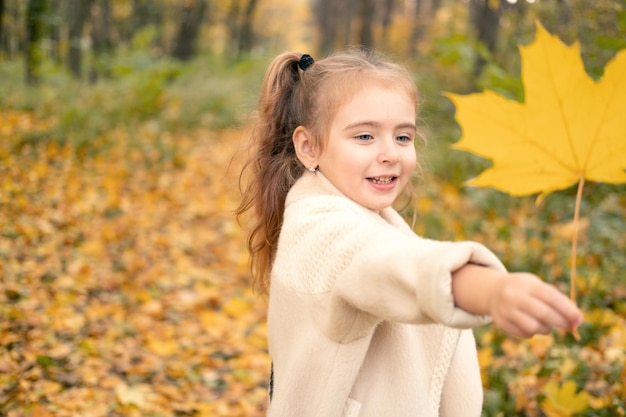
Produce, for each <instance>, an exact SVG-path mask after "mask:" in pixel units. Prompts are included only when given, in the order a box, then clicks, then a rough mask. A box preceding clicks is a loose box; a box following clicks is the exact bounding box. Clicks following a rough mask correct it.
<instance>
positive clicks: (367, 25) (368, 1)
mask: <svg viewBox="0 0 626 417" xmlns="http://www.w3.org/2000/svg"><path fill="white" fill-rule="evenodd" d="M360 3H361V4H360V6H361V7H360V13H359V14H360V21H361V29H360V31H359V44H360V45H361V46H363V47H365V48H368V49H372V48H373V47H374V32H373V28H374V1H373V0H361V2H360Z"/></svg>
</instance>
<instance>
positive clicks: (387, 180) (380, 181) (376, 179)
mask: <svg viewBox="0 0 626 417" xmlns="http://www.w3.org/2000/svg"><path fill="white" fill-rule="evenodd" d="M396 178H398V177H370V178H368V181H371V182H373V183H374V184H391V183H392V182H393V181H394V180H395V179H396Z"/></svg>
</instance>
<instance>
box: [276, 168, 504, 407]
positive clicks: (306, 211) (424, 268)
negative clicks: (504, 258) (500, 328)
mask: <svg viewBox="0 0 626 417" xmlns="http://www.w3.org/2000/svg"><path fill="white" fill-rule="evenodd" d="M468 262H473V263H477V264H482V265H487V266H490V267H493V268H498V269H504V267H503V266H502V264H501V263H500V261H499V260H498V259H497V258H496V256H495V255H494V254H493V253H492V252H490V251H489V250H488V249H486V248H485V247H484V246H482V245H480V244H478V243H475V242H458V243H452V242H439V241H433V240H427V239H423V238H420V237H418V236H417V235H415V233H414V232H413V231H412V230H411V229H410V227H409V226H408V225H407V224H406V222H404V220H403V219H402V218H401V217H400V215H399V214H398V213H397V212H396V211H395V210H393V209H392V208H386V209H384V210H382V211H381V212H380V213H375V212H373V211H371V210H368V209H366V208H364V207H362V206H360V205H358V204H356V203H355V202H353V201H352V200H350V199H348V198H346V197H345V196H343V195H342V194H341V193H340V192H339V191H338V190H337V189H336V188H335V187H334V186H333V185H332V184H331V183H330V182H329V181H328V180H327V179H326V178H325V177H324V176H323V175H322V174H321V173H319V172H317V173H315V174H313V173H310V172H305V174H304V175H303V177H302V178H300V179H299V180H298V181H297V182H296V184H295V185H294V186H293V188H292V189H291V190H290V192H289V195H288V197H287V201H286V208H285V216H284V223H283V228H282V231H281V235H280V239H279V243H278V252H277V255H276V259H275V262H274V265H273V268H272V274H271V284H270V298H269V311H268V339H269V350H270V356H271V358H272V360H273V363H274V391H273V399H272V402H271V404H270V408H269V414H268V416H270V417H308V416H311V417H313V416H315V417H357V416H358V417H386V416H389V417H405V416H406V417H408V416H420V417H421V416H425V417H435V416H438V415H439V416H446V417H465V416H471V417H477V416H479V415H480V412H481V405H482V385H481V380H480V372H479V367H478V361H477V355H476V347H475V341H474V337H473V334H472V332H471V330H467V329H469V328H472V327H476V326H480V325H482V324H485V323H487V322H489V318H488V317H485V316H475V315H472V314H469V313H467V312H465V311H463V310H461V309H459V308H457V307H455V305H454V299H453V297H452V292H451V273H452V272H453V271H455V270H456V269H458V268H459V267H461V266H462V265H464V264H466V263H468ZM459 329H466V330H459Z"/></svg>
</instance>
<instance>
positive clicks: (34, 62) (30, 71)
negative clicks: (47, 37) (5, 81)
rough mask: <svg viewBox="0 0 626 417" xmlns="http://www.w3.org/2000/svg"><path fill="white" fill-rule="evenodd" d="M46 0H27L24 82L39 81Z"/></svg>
mask: <svg viewBox="0 0 626 417" xmlns="http://www.w3.org/2000/svg"><path fill="white" fill-rule="evenodd" d="M45 13H46V0H28V4H27V6H26V54H25V58H26V65H25V67H26V83H27V84H30V85H37V84H39V82H40V81H41V62H42V58H43V56H42V54H43V53H42V50H41V40H42V39H43V33H44V21H45Z"/></svg>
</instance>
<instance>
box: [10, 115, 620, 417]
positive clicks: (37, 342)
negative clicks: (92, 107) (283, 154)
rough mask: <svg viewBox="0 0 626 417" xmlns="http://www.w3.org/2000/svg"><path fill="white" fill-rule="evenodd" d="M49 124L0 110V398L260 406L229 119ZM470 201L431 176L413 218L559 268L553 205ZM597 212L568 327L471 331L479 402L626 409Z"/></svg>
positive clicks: (245, 410) (261, 388) (612, 240)
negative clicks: (540, 218) (569, 331)
mask: <svg viewBox="0 0 626 417" xmlns="http://www.w3.org/2000/svg"><path fill="white" fill-rule="evenodd" d="M53 123H55V121H54V120H49V121H48V120H39V119H37V118H36V117H35V116H34V115H33V114H30V113H25V112H2V113H0V210H1V215H0V276H1V280H0V415H6V416H8V417H18V416H33V417H46V416H60V417H62V416H94V417H96V416H155V417H156V416H224V417H229V416H232V417H236V416H251V417H254V416H262V415H264V412H265V408H266V405H267V381H268V377H269V358H268V356H267V351H266V341H265V308H266V301H265V300H264V299H263V298H259V297H258V296H256V295H254V294H253V293H252V292H251V290H250V285H249V284H250V283H249V279H248V275H247V265H246V264H247V254H246V250H245V242H244V236H243V233H242V231H241V229H240V227H239V226H238V225H237V223H236V221H235V219H234V216H233V214H232V210H233V209H234V208H235V207H236V204H237V200H238V190H237V176H238V171H239V164H240V162H241V161H240V159H241V158H239V157H235V158H234V159H233V155H234V154H236V152H237V151H238V150H240V149H241V148H242V145H244V144H245V138H244V136H245V135H244V133H243V132H242V131H234V130H233V131H221V132H218V133H216V132H209V131H205V130H198V131H194V132H190V133H188V134H187V135H168V134H166V133H163V132H162V131H161V130H160V129H159V128H158V127H155V126H154V125H152V124H150V123H146V124H145V125H143V126H142V127H141V128H138V129H136V130H135V131H133V130H132V129H122V128H120V129H113V130H111V131H109V132H106V137H103V138H102V146H101V149H100V151H99V152H97V153H90V152H91V151H93V149H91V150H89V149H87V150H80V149H78V150H77V149H70V148H69V147H63V146H60V145H57V144H56V143H57V142H55V141H45V142H43V141H40V142H38V141H37V137H39V136H38V135H37V133H38V132H42V131H48V130H50V127H51V125H52V124H53ZM16 138H22V140H16ZM18 143H20V144H21V145H20V146H19V147H15V145H16V144H18ZM473 205H476V201H473V202H472V201H469V200H468V199H467V198H466V196H463V195H461V194H460V192H459V189H458V188H455V186H452V185H451V184H438V185H437V186H436V187H434V188H432V189H427V190H425V191H424V192H423V193H422V195H421V197H420V198H419V199H418V207H419V209H420V210H419V211H420V214H419V216H420V217H419V221H418V224H417V227H418V230H419V231H420V233H426V234H435V235H444V234H445V233H444V231H446V233H451V234H452V235H454V237H456V238H466V237H471V238H477V239H478V240H481V241H488V242H490V243H491V244H493V245H494V247H495V249H496V250H498V251H500V252H501V253H503V254H504V257H505V260H507V263H509V262H511V263H514V261H519V259H520V253H521V257H522V258H524V259H536V261H535V262H536V263H537V267H538V268H543V269H542V271H541V272H542V273H543V272H548V275H549V276H554V275H558V274H559V270H560V269H562V266H561V265H562V264H563V262H560V261H558V260H557V258H559V257H561V253H560V252H558V251H556V250H555V249H554V247H558V245H557V243H558V241H561V242H562V241H563V239H562V237H560V234H565V235H566V236H567V234H568V232H567V230H566V229H567V224H568V223H567V222H565V221H564V222H557V223H556V224H555V225H554V226H551V229H550V230H549V233H547V234H545V232H541V231H537V232H532V230H533V228H534V229H538V228H539V227H536V226H537V223H533V221H532V220H531V218H532V216H533V213H535V211H533V210H535V209H534V208H533V205H532V203H530V204H528V205H525V204H522V205H520V206H519V207H518V208H517V209H516V211H511V212H510V213H506V212H505V213H500V212H499V211H498V210H501V209H499V208H498V206H497V204H495V205H494V204H492V203H487V204H485V205H486V206H487V207H489V210H490V211H487V212H485V213H484V215H481V214H480V211H475V209H474V208H473ZM479 205H480V204H479ZM602 210H603V212H602V213H603V216H604V217H603V218H602V219H600V220H602V221H601V222H600V221H595V223H594V224H597V225H615V224H619V223H611V222H610V221H613V220H611V219H617V220H618V221H622V220H623V218H624V213H625V212H626V199H625V197H624V196H623V195H621V196H620V195H616V196H608V197H607V199H606V200H604V201H603V202H602ZM562 218H565V219H567V218H569V213H566V214H565V215H564V216H563V217H562ZM485 219H487V220H488V221H487V222H485V221H484V220H485ZM620 219H621V220H620ZM604 228H605V229H607V230H606V231H602V233H604V234H602V235H601V236H605V237H606V241H604V240H603V241H602V242H604V243H602V242H600V243H602V245H607V244H610V245H612V246H611V252H610V253H611V254H612V255H611V257H609V259H606V260H604V259H602V257H601V256H599V255H598V254H599V253H600V254H601V253H602V252H601V251H602V247H601V246H598V247H596V246H593V245H591V244H590V245H588V246H589V247H590V248H591V249H589V252H588V253H583V256H584V259H583V261H584V262H585V263H586V264H590V265H592V266H593V265H597V263H600V262H604V264H602V268H603V269H602V270H603V271H611V273H612V274H614V275H615V276H614V277H613V279H612V280H611V281H608V280H603V279H602V278H601V277H600V276H599V275H598V273H597V271H596V272H595V273H594V272H593V271H594V269H593V268H588V269H586V270H585V271H586V272H585V274H584V276H583V277H580V283H579V292H580V297H581V299H582V300H583V301H584V303H581V304H582V305H583V307H584V308H585V310H586V311H585V313H586V317H585V318H586V322H585V324H584V325H583V326H582V327H581V336H582V340H581V341H580V342H577V341H574V340H573V339H572V338H571V337H570V336H565V335H562V334H558V333H554V334H552V335H549V336H545V337H536V338H533V339H530V340H528V341H515V340H511V339H508V338H505V337H503V335H501V334H500V333H498V332H497V331H494V330H493V328H491V327H487V328H484V329H480V330H479V331H478V332H477V335H478V341H479V344H480V346H479V356H480V360H481V365H482V368H483V376H484V381H485V388H486V398H485V400H486V401H485V408H486V411H485V415H486V416H499V415H501V416H514V415H518V416H538V417H539V416H548V417H564V416H605V417H612V416H620V415H621V416H623V415H626V404H625V403H624V398H625V397H626V370H625V368H624V362H625V361H626V353H625V352H626V307H625V306H624V304H623V300H624V299H625V298H626V290H624V285H623V284H620V285H614V284H612V283H618V284H619V283H620V282H622V281H623V277H624V265H623V256H624V248H626V242H625V240H626V238H624V236H621V235H620V234H619V233H618V235H615V231H616V230H617V231H619V230H620V229H619V227H617V228H616V227H604ZM621 230H623V229H621ZM533 233H535V234H533ZM542 233H544V234H543V235H542ZM468 235H469V236H468ZM598 236H600V235H598ZM620 236H621V237H620ZM566 240H567V239H565V241H566ZM598 240H599V239H596V242H595V244H596V245H599V244H600V243H599V242H597V241H598ZM583 241H584V240H583ZM607 242H608V243H607ZM587 243H589V242H587ZM507 246H512V247H514V249H515V252H512V253H507V252H505V251H504V247H507ZM565 246H567V245H565ZM605 247H608V246H605ZM620 248H621V249H620ZM516 253H517V254H516ZM607 253H609V252H607ZM594 262H596V264H594ZM589 271H591V272H589Z"/></svg>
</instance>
